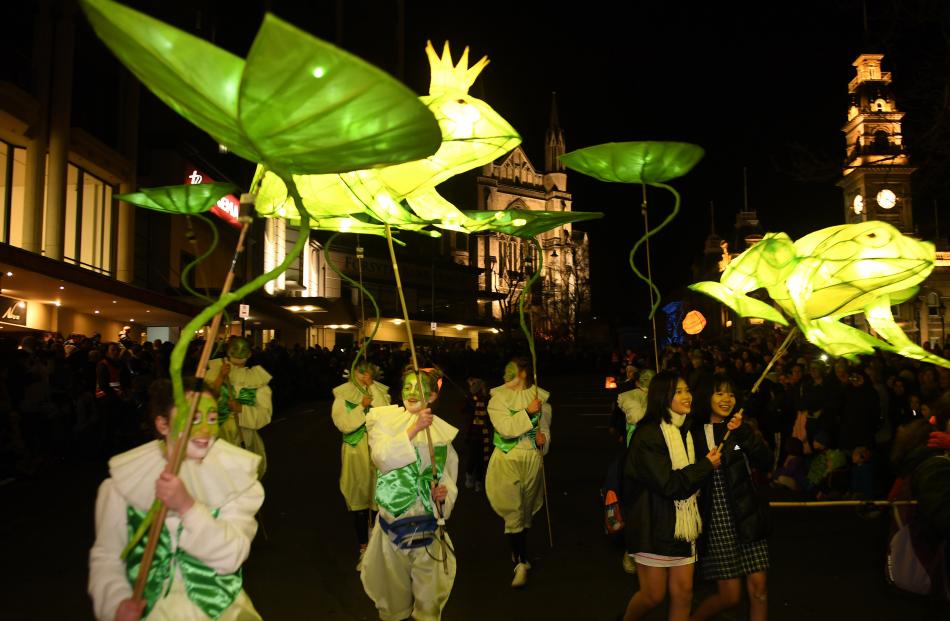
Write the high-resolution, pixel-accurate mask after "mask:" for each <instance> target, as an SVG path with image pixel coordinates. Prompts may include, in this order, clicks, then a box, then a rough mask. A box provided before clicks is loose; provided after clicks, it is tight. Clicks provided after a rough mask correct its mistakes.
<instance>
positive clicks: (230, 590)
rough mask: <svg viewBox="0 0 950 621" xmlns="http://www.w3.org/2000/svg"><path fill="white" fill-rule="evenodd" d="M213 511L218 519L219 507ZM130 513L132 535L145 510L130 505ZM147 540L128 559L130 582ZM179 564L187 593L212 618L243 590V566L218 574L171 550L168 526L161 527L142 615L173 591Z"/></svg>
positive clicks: (146, 584) (146, 537) (135, 548)
mask: <svg viewBox="0 0 950 621" xmlns="http://www.w3.org/2000/svg"><path fill="white" fill-rule="evenodd" d="M211 514H212V515H213V516H214V517H215V518H217V517H218V510H217V509H215V510H214V511H212V512H211ZM127 515H128V527H129V537H131V536H132V534H133V533H134V532H135V530H136V528H138V526H139V524H140V523H141V522H142V520H143V519H144V517H145V512H144V511H139V510H137V509H135V508H134V507H131V506H130V507H128V511H127ZM182 528H183V526H182V525H181V524H179V525H178V533H177V536H176V539H180V538H181V531H182ZM147 541H148V536H145V537H143V538H142V539H140V540H139V542H138V544H136V546H135V547H134V548H132V551H131V553H130V554H129V556H128V557H127V558H126V560H125V567H126V575H127V576H128V578H129V584H135V580H136V578H137V577H138V574H139V565H140V564H141V562H142V555H143V554H144V552H145V546H146V543H147ZM176 564H177V567H178V569H180V570H181V577H182V579H183V580H184V582H185V592H186V593H187V594H188V599H190V600H191V601H192V602H193V603H194V604H195V605H196V606H198V608H200V609H201V610H202V611H203V612H204V613H205V614H206V615H208V616H209V617H211V618H212V619H217V618H218V617H220V616H221V614H222V613H223V612H224V611H225V610H227V609H228V607H229V606H230V605H231V604H232V603H233V602H234V600H235V598H236V597H237V596H238V593H240V592H241V587H242V585H243V577H242V572H241V570H240V569H238V570H237V571H236V572H234V573H233V574H223V575H222V574H218V573H217V572H215V570H213V569H211V568H210V567H208V566H207V565H205V564H204V563H202V562H201V561H199V560H198V559H196V558H195V557H193V556H191V555H190V554H188V553H187V552H185V551H184V550H182V549H181V548H180V547H179V548H176V549H175V550H174V551H172V549H171V535H170V534H169V533H168V528H167V527H165V526H162V532H161V535H159V538H158V546H157V547H156V549H155V559H154V560H153V561H152V566H151V567H150V568H149V572H148V580H146V582H145V592H144V594H143V595H144V597H145V611H144V612H143V613H142V616H143V618H144V617H148V614H149V612H150V611H151V610H152V607H154V606H155V603H156V602H157V601H158V600H159V599H161V598H162V597H165V596H166V595H167V594H168V592H169V591H170V590H171V585H172V580H173V578H174V575H175V567H176Z"/></svg>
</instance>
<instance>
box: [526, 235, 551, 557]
mask: <svg viewBox="0 0 950 621" xmlns="http://www.w3.org/2000/svg"><path fill="white" fill-rule="evenodd" d="M531 243H532V244H534V248H535V250H536V251H537V253H538V270H537V271H536V272H535V273H534V274H532V275H531V278H529V279H528V282H526V283H525V286H524V289H522V290H521V299H520V300H519V301H518V314H519V319H520V321H521V330H522V331H523V332H524V334H525V337H527V339H528V350H529V351H530V352H531V373H532V376H533V377H532V380H533V382H534V398H535V399H537V398H538V355H537V352H536V350H535V347H534V316H533V315H532V318H531V327H530V328H529V327H528V325H527V324H526V323H525V320H524V302H525V299H526V298H527V297H528V296H529V295H530V293H531V287H532V285H534V283H535V281H537V279H538V276H539V275H540V274H541V269H542V268H543V267H544V253H543V249H542V248H541V244H540V243H539V242H538V240H537V238H535V237H532V238H531ZM543 409H544V408H543V406H542V409H541V410H539V412H540V415H541V416H543ZM540 427H541V418H540V416H539V418H538V429H539V430H540ZM545 442H547V438H545ZM535 446H536V447H537V449H538V457H540V458H541V489H542V492H543V494H544V514H545V517H546V518H547V522H548V546H550V547H552V548H553V547H554V533H553V528H552V526H551V508H550V505H549V504H548V480H547V476H546V473H545V470H544V449H543V448H542V447H540V446H537V442H535Z"/></svg>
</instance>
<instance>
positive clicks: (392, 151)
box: [82, 0, 441, 174]
mask: <svg viewBox="0 0 950 621" xmlns="http://www.w3.org/2000/svg"><path fill="white" fill-rule="evenodd" d="M82 6H83V9H84V10H85V12H86V15H87V17H88V18H89V21H90V23H91V24H92V26H93V28H94V29H95V31H96V34H97V35H98V36H99V38H100V39H102V40H103V42H105V44H106V45H107V46H108V47H109V49H110V50H112V52H113V53H114V54H115V55H116V56H117V57H118V58H119V60H120V61H121V62H122V63H123V64H124V65H125V66H126V67H128V68H129V70H131V71H132V73H133V74H135V76H136V77H137V78H138V79H139V80H141V81H142V83H143V84H145V86H146V87H147V88H148V89H149V90H151V91H152V92H153V93H154V94H155V95H156V96H157V97H158V98H159V99H161V100H162V101H164V102H165V103H166V104H167V105H168V106H169V107H171V108H172V109H173V110H175V111H176V112H178V113H179V114H180V115H182V116H183V117H185V118H186V119H187V120H188V121H190V122H191V123H194V124H195V125H196V126H198V127H200V128H201V129H203V130H204V131H206V132H208V133H209V134H210V135H211V136H212V138H214V139H215V140H216V141H217V142H219V143H220V144H223V145H225V146H226V147H228V149H229V150H230V151H232V152H233V153H235V154H237V155H239V156H241V157H243V158H245V159H247V160H249V161H252V162H266V163H268V164H269V166H270V167H271V168H273V169H275V170H278V169H279V170H283V171H285V172H297V173H311V174H315V173H331V172H343V171H348V170H357V169H364V168H372V167H376V166H385V165H391V164H395V163H401V162H404V161H410V160H417V159H420V158H424V157H427V156H429V155H431V154H432V153H434V152H435V151H436V149H437V148H438V147H439V143H440V138H441V135H440V132H439V127H438V123H437V122H436V120H435V117H434V116H433V115H432V113H431V112H430V111H429V110H428V109H427V108H426V107H425V106H424V105H423V104H422V103H421V102H420V101H419V100H418V98H417V97H416V96H415V94H414V93H412V91H410V90H409V89H408V88H407V87H405V86H404V85H402V84H400V83H399V82H398V81H397V80H395V79H394V78H392V77H390V76H389V75H387V74H386V73H384V72H383V71H381V70H379V69H378V68H376V67H374V66H372V65H370V64H368V63H366V62H365V61H362V60H360V59H359V58H357V57H355V56H353V55H351V54H349V53H347V52H344V51H343V50H340V49H339V48H337V47H335V46H333V45H331V44H329V43H326V42H324V41H321V40H319V39H317V38H315V37H312V36H310V35H308V34H306V33H304V32H302V31H300V30H298V29H296V28H294V27H293V26H291V25H290V24H287V23H285V22H283V21H281V20H280V19H278V18H276V17H274V16H272V15H267V16H266V17H265V19H264V23H263V24H262V26H261V29H260V31H259V32H258V34H257V37H256V38H255V40H254V43H253V45H252V48H251V53H250V55H249V57H248V61H247V63H245V61H244V60H243V59H241V58H239V57H237V56H234V55H233V54H231V53H229V52H227V51H225V50H222V49H220V48H218V47H216V46H214V45H212V44H211V43H208V42H207V41H204V40H202V39H199V38H197V37H194V36H192V35H190V34H188V33H186V32H183V31H181V30H178V29H177V28H173V27H171V26H169V25H168V24H165V23H163V22H161V21H159V20H156V19H153V18H151V17H149V16H147V15H145V14H143V13H139V12H138V11H134V10H132V9H129V8H127V7H125V6H122V5H121V4H118V3H116V2H112V1H111V0H82ZM318 76H319V77H318Z"/></svg>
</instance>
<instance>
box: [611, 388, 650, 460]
mask: <svg viewBox="0 0 950 621" xmlns="http://www.w3.org/2000/svg"><path fill="white" fill-rule="evenodd" d="M617 405H618V406H619V407H620V409H621V410H623V415H624V418H626V420H627V445H628V446H629V445H630V438H631V437H633V431H634V430H635V429H636V428H637V423H639V422H640V421H641V420H643V417H644V416H646V413H647V391H646V389H644V388H641V387H640V386H639V385H638V386H637V387H636V388H634V389H633V390H628V391H626V392H622V393H620V394H619V395H617Z"/></svg>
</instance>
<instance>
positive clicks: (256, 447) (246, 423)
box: [205, 358, 274, 477]
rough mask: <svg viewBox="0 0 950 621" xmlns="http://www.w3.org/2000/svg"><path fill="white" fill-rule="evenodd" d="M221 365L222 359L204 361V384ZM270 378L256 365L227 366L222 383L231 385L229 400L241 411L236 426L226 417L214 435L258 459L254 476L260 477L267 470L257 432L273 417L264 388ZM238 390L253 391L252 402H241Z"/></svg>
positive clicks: (223, 360) (269, 393)
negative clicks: (239, 404) (230, 398)
mask: <svg viewBox="0 0 950 621" xmlns="http://www.w3.org/2000/svg"><path fill="white" fill-rule="evenodd" d="M224 362H225V359H224V358H215V359H214V360H211V361H210V362H208V372H207V374H206V375H205V383H206V384H213V383H214V381H215V380H216V379H217V378H218V375H220V374H221V365H222V364H224ZM270 379H271V374H270V373H268V372H267V370H266V369H264V367H262V366H260V365H256V366H253V367H250V368H248V367H237V366H235V365H233V364H232V365H231V372H230V373H228V377H227V379H226V381H225V383H228V384H230V385H231V390H232V392H231V395H232V398H234V399H235V400H237V401H238V402H239V403H241V412H240V414H239V416H238V424H237V425H235V423H234V417H232V416H228V417H227V418H226V419H225V420H224V421H223V422H222V423H221V431H220V433H219V434H218V435H219V437H220V438H221V439H222V440H227V441H228V442H230V443H231V444H234V445H235V446H240V447H242V448H246V449H247V450H249V451H251V452H252V453H256V454H257V455H259V456H260V458H261V465H260V469H259V471H258V477H262V476H264V472H265V471H266V470H267V454H266V453H265V451H264V440H262V439H261V435H260V434H259V433H258V432H257V430H258V429H261V428H262V427H265V426H267V425H268V424H269V423H270V421H271V417H272V416H273V414H274V406H273V404H272V402H271V389H270V386H268V383H269V382H270ZM242 388H247V389H250V390H251V391H253V396H254V398H253V403H244V402H243V401H244V399H243V398H241V389H242ZM245 394H248V393H247V391H245ZM248 400H250V399H248Z"/></svg>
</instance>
